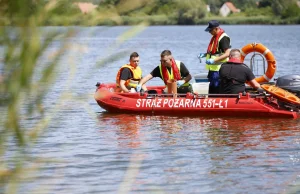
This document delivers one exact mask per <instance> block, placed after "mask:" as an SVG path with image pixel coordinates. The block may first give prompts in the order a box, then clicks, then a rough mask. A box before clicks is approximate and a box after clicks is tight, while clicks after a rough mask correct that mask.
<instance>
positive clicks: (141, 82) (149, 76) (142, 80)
mask: <svg viewBox="0 0 300 194" xmlns="http://www.w3.org/2000/svg"><path fill="white" fill-rule="evenodd" d="M152 78H153V76H152V75H151V74H148V75H146V76H145V77H143V78H142V79H141V81H140V82H139V85H144V84H145V83H146V82H147V81H149V80H150V79H152Z"/></svg>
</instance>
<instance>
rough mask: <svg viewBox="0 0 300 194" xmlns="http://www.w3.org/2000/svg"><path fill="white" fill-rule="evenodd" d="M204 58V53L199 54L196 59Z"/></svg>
mask: <svg viewBox="0 0 300 194" xmlns="http://www.w3.org/2000/svg"><path fill="white" fill-rule="evenodd" d="M204 57H206V53H199V55H198V58H204Z"/></svg>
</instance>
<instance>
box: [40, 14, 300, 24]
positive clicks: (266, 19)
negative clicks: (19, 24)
mask: <svg viewBox="0 0 300 194" xmlns="http://www.w3.org/2000/svg"><path fill="white" fill-rule="evenodd" d="M212 19H216V20H219V21H220V23H222V24H230V25H242V24H244V25H247V24H251V25H254V24H258V25H259V24H265V25H290V24H300V17H295V18H287V19H282V18H280V17H272V16H251V17H247V16H236V17H218V16H215V17H207V18H204V19H201V20H191V21H188V22H185V23H180V22H178V21H177V20H176V19H174V18H170V17H167V16H166V15H154V16H138V17H137V16H136V17H130V16H120V17H117V18H106V19H93V18H91V17H88V16H83V17H80V18H64V19H62V18H60V19H58V18H55V17H54V18H49V19H48V20H47V22H46V24H45V25H49V26H119V25H138V24H141V23H146V24H147V25H150V26H152V25H206V24H207V23H208V21H210V20H212Z"/></svg>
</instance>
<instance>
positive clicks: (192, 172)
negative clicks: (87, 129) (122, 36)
mask: <svg viewBox="0 0 300 194" xmlns="http://www.w3.org/2000/svg"><path fill="white" fill-rule="evenodd" d="M98 120H99V123H101V125H107V126H114V128H113V129H110V130H112V131H110V132H113V133H114V135H115V136H116V139H117V141H118V146H119V147H120V149H122V150H123V151H124V152H130V153H132V155H134V154H139V155H140V156H142V162H141V164H140V166H139V169H138V173H137V175H136V176H135V186H134V188H131V189H133V190H134V191H143V190H148V189H150V188H152V187H156V188H158V189H159V190H160V191H166V192H173V191H174V188H181V189H183V190H180V191H182V192H185V193H186V192H187V193H190V192H196V191H201V192H203V193H210V192H212V191H218V190H222V192H225V193H226V192H228V193H231V191H232V190H231V189H230V188H231V187H233V186H234V188H235V189H234V190H235V192H234V193H243V192H244V189H247V190H249V191H251V190H252V192H254V193H255V192H257V191H258V190H261V189H263V190H266V191H268V192H267V193H278V191H279V190H280V189H281V190H284V189H286V188H288V186H289V185H290V184H291V183H293V182H294V181H295V180H296V179H297V175H298V172H299V170H300V165H299V162H300V161H299V160H300V153H299V151H298V149H299V145H300V139H299V137H300V130H299V127H298V126H299V121H297V120H278V119H240V118H225V119H219V118H218V119H217V118H197V117H195V118H189V117H169V116H144V115H124V114H119V115H118V114H116V115H115V114H107V113H100V114H99V116H98ZM106 132H107V130H106V131H104V130H102V131H101V133H106ZM102 135H105V134H102ZM128 158H130V157H129V156H128ZM139 159H141V157H139ZM107 162H109V161H107ZM132 162H133V163H134V162H135V161H134V160H133V161H131V163H132ZM296 166H297V167H296ZM111 170H113V171H114V170H117V169H111ZM123 181H125V182H126V180H123ZM157 182H159V183H160V184H158V185H157ZM184 184H188V185H190V187H189V188H187V187H184V186H183V185H184ZM193 185H196V186H193ZM236 185H238V186H236ZM199 186H201V187H203V188H204V189H203V190H197V189H198V187H199ZM195 189H196V190H195ZM278 189H279V190H278ZM121 190H122V188H121Z"/></svg>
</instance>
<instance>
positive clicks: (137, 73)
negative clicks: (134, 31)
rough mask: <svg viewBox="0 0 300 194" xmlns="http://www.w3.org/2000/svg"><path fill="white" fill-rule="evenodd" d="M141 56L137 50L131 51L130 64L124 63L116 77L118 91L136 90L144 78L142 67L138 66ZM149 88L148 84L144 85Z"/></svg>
mask: <svg viewBox="0 0 300 194" xmlns="http://www.w3.org/2000/svg"><path fill="white" fill-rule="evenodd" d="M139 63H140V57H139V54H138V53H137V52H133V53H131V55H130V57H129V64H125V65H123V66H122V67H121V68H120V70H119V71H118V73H117V77H116V86H117V87H116V92H125V93H128V92H132V90H131V89H132V88H133V89H134V90H133V91H134V92H135V91H136V90H135V89H136V86H137V85H138V83H139V81H140V80H141V78H142V69H141V68H140V67H139V66H138V65H139ZM143 89H144V90H147V88H146V86H143Z"/></svg>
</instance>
